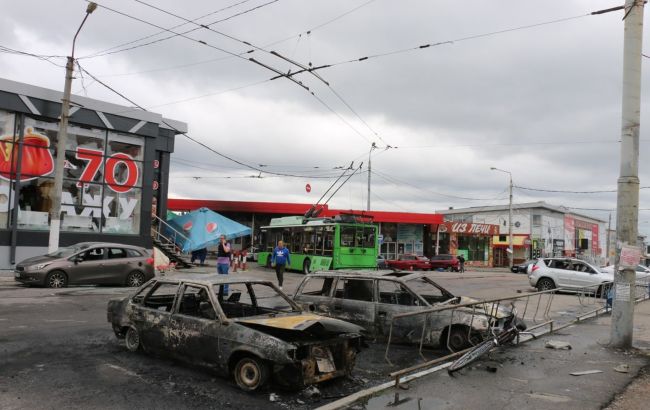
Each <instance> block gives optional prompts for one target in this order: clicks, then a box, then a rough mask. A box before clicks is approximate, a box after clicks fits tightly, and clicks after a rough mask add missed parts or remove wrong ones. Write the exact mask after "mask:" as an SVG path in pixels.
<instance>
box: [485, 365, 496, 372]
mask: <svg viewBox="0 0 650 410" xmlns="http://www.w3.org/2000/svg"><path fill="white" fill-rule="evenodd" d="M485 370H487V371H488V372H490V373H496V372H497V368H496V367H494V366H486V367H485Z"/></svg>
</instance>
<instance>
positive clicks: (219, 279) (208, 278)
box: [156, 273, 273, 285]
mask: <svg viewBox="0 0 650 410" xmlns="http://www.w3.org/2000/svg"><path fill="white" fill-rule="evenodd" d="M156 280H157V281H160V282H177V283H180V282H192V283H198V284H202V285H225V284H230V283H264V284H271V285H273V282H272V281H270V280H267V279H260V278H254V277H252V276H245V275H244V276H240V275H219V274H216V273H211V274H207V275H206V274H205V273H183V274H175V275H174V276H164V277H159V278H156Z"/></svg>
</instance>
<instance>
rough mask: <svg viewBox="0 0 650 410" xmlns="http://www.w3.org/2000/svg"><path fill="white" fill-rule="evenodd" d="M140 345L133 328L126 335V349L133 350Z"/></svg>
mask: <svg viewBox="0 0 650 410" xmlns="http://www.w3.org/2000/svg"><path fill="white" fill-rule="evenodd" d="M139 345H140V335H139V334H138V332H137V331H136V330H134V329H133V328H131V329H129V331H128V332H127V333H126V347H127V348H128V349H129V350H135V349H137V348H138V346H139Z"/></svg>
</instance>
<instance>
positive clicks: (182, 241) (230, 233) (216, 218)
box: [167, 208, 251, 252]
mask: <svg viewBox="0 0 650 410" xmlns="http://www.w3.org/2000/svg"><path fill="white" fill-rule="evenodd" d="M167 223H168V224H169V225H170V226H171V227H172V228H173V229H175V230H176V231H178V232H180V233H181V234H183V235H184V236H185V237H186V238H183V237H182V236H180V235H176V245H178V246H179V247H180V248H181V249H182V250H183V252H192V251H195V250H197V249H203V248H207V247H208V246H212V245H216V244H218V243H219V237H221V235H225V236H226V239H228V240H230V239H234V238H239V237H240V236H246V235H250V234H251V228H249V227H248V226H246V225H242V224H240V223H239V222H235V221H233V220H232V219H229V218H226V217H225V216H223V215H220V214H218V213H216V212H214V211H211V210H209V209H208V208H199V209H197V210H194V211H192V212H189V213H187V214H185V215H180V216H177V217H175V218H174V219H172V220H171V221H169V220H168V221H167ZM168 234H171V232H168Z"/></svg>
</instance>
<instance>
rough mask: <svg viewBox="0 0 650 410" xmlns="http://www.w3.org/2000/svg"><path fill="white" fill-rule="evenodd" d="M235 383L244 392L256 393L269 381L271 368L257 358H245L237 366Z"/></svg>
mask: <svg viewBox="0 0 650 410" xmlns="http://www.w3.org/2000/svg"><path fill="white" fill-rule="evenodd" d="M234 373H235V382H236V383H237V386H239V388H240V389H242V390H244V391H254V390H257V389H259V388H260V387H262V386H264V385H265V384H266V382H267V381H268V379H269V366H268V364H266V363H265V362H264V361H262V360H261V359H259V358H257V357H250V356H249V357H244V358H242V359H241V360H239V361H238V362H237V365H235V371H234Z"/></svg>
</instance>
